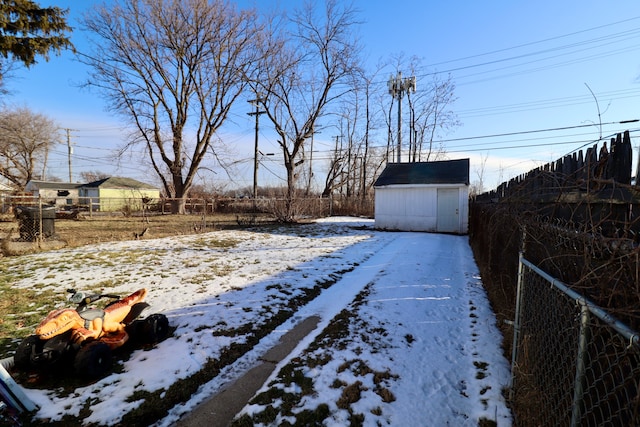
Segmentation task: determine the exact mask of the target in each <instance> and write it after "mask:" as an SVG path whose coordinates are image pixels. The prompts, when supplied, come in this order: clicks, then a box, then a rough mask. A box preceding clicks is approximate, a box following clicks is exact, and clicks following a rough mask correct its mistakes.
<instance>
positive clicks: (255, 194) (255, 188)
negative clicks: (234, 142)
mask: <svg viewBox="0 0 640 427" xmlns="http://www.w3.org/2000/svg"><path fill="white" fill-rule="evenodd" d="M263 102H264V98H262V97H261V96H260V94H258V93H257V94H256V99H252V100H250V101H249V103H250V104H251V105H255V107H256V111H253V112H251V113H247V114H248V115H250V116H256V137H255V146H254V151H253V207H254V210H255V206H256V199H257V198H258V154H259V150H258V130H259V128H260V120H259V117H260V114H264V113H266V111H261V110H260V104H261V103H263Z"/></svg>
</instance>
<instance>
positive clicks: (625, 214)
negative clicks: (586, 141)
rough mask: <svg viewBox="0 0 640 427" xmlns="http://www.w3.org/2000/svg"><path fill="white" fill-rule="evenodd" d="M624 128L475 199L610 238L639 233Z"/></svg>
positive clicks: (639, 199) (638, 191) (639, 202)
mask: <svg viewBox="0 0 640 427" xmlns="http://www.w3.org/2000/svg"><path fill="white" fill-rule="evenodd" d="M632 168H633V165H632V147H631V139H630V136H629V131H625V132H624V134H618V135H617V136H616V137H615V138H611V141H610V143H609V147H608V148H607V143H606V142H604V143H603V144H602V146H601V147H600V149H598V146H597V144H595V145H593V146H592V147H589V148H587V149H586V151H583V150H580V151H578V152H574V153H573V154H570V155H566V156H564V157H562V158H560V159H558V160H556V161H555V162H551V163H547V164H546V165H544V166H541V167H538V168H536V169H533V170H531V171H529V172H528V173H526V174H523V175H520V176H518V177H516V178H513V179H511V180H510V181H508V182H504V183H502V184H501V185H500V186H498V188H497V189H496V190H494V191H491V192H488V193H484V194H482V195H480V196H478V197H477V198H476V200H475V201H476V202H478V203H487V202H494V203H495V202H503V203H510V204H512V205H513V206H514V207H515V208H516V209H517V210H518V211H520V212H527V213H531V214H534V215H538V216H540V217H542V218H545V219H549V218H553V219H554V220H555V221H558V222H562V223H563V224H569V225H570V226H571V227H574V228H577V229H580V230H582V231H588V230H594V229H598V231H599V232H600V233H602V234H603V235H606V236H609V237H630V238H634V239H636V241H637V237H638V235H640V221H638V216H639V211H640V187H638V185H637V184H638V183H637V182H636V183H634V185H632ZM636 181H637V180H636Z"/></svg>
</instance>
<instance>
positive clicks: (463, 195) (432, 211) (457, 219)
mask: <svg viewBox="0 0 640 427" xmlns="http://www.w3.org/2000/svg"><path fill="white" fill-rule="evenodd" d="M374 189H375V227H376V228H377V229H382V230H403V231H431V232H439V233H455V234H466V233H467V231H468V227H469V159H459V160H447V161H438V162H417V163H389V164H388V165H387V167H386V168H385V169H384V170H383V171H382V173H381V174H380V176H379V177H378V179H377V180H376V182H375V184H374Z"/></svg>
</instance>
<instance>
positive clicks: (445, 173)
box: [374, 159, 469, 187]
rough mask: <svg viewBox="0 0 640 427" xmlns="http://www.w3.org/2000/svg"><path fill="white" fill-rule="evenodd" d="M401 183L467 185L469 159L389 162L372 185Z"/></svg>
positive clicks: (380, 185)
mask: <svg viewBox="0 0 640 427" xmlns="http://www.w3.org/2000/svg"><path fill="white" fill-rule="evenodd" d="M402 184H465V185H469V159H459V160H444V161H438V162H415V163H389V164H388V165H387V167H386V168H384V170H383V171H382V173H381V174H380V176H379V177H378V179H377V180H376V182H375V184H374V187H382V186H385V185H402Z"/></svg>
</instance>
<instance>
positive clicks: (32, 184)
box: [26, 179, 82, 190]
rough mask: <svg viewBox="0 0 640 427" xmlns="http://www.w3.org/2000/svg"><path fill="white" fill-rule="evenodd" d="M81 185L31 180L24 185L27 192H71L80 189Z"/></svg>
mask: <svg viewBox="0 0 640 427" xmlns="http://www.w3.org/2000/svg"><path fill="white" fill-rule="evenodd" d="M81 186H82V184H78V183H77V182H54V181H38V180H36V179H32V180H31V181H29V182H28V183H27V185H26V189H27V190H31V189H34V188H37V189H39V190H73V189H76V188H78V187H81Z"/></svg>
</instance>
